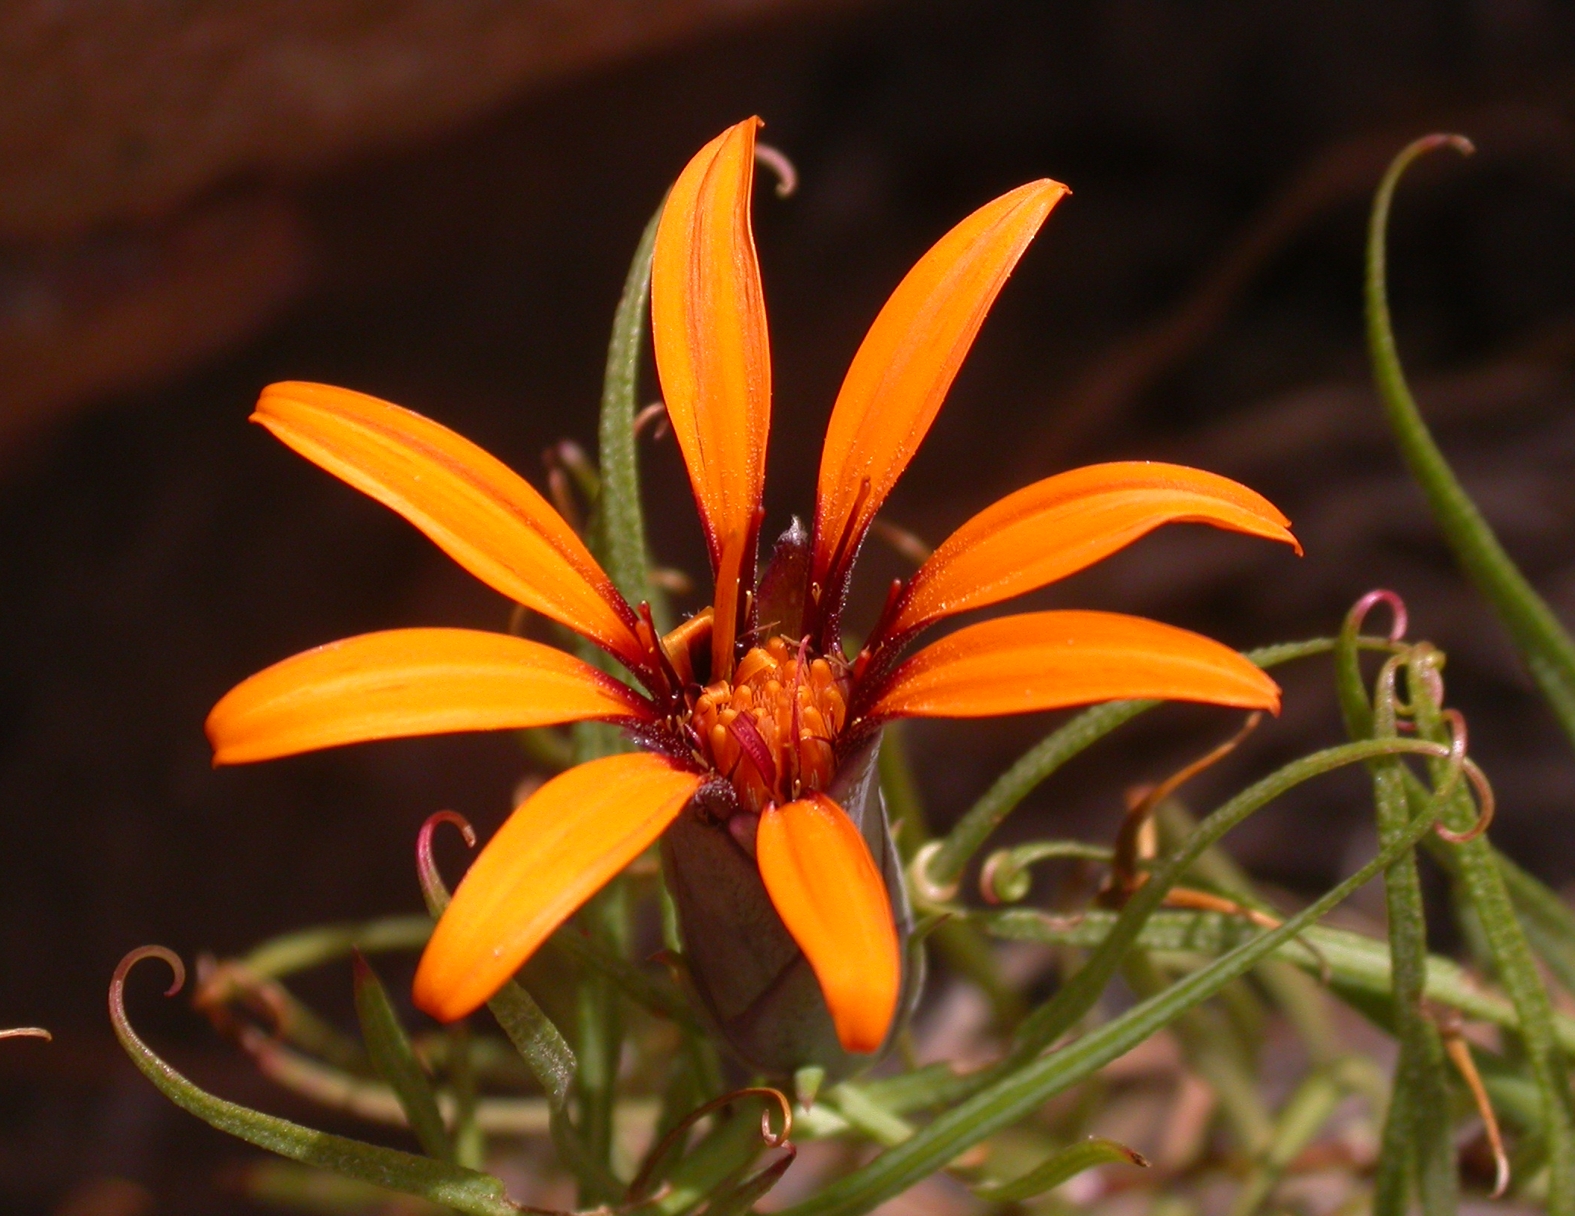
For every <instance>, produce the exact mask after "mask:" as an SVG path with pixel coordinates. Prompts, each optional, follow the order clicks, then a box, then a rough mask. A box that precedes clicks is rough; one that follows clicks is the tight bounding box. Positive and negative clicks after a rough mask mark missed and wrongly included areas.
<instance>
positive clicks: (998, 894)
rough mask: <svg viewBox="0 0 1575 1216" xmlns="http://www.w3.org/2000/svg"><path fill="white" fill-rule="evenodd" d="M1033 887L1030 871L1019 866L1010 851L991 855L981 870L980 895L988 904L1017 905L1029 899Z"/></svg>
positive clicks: (1001, 850)
mask: <svg viewBox="0 0 1575 1216" xmlns="http://www.w3.org/2000/svg"><path fill="white" fill-rule="evenodd" d="M1032 885H1033V884H1032V883H1031V882H1029V879H1028V871H1027V870H1026V869H1025V868H1024V867H1022V866H1020V865H1018V864H1017V861H1016V859H1015V858H1014V857H1013V856H1012V851H1011V850H1010V849H999V850H997V851H996V852H994V853H991V854H990V856H988V857H987V858H985V861H984V865H983V866H982V867H981V868H980V870H979V894H980V895H982V896H983V897H984V902H985V903H987V904H999V903H1016V902H1017V901H1018V900H1020V899H1025V898H1027V896H1028V890H1029V888H1030V887H1031V886H1032Z"/></svg>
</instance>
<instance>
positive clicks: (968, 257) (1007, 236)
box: [813, 181, 1066, 594]
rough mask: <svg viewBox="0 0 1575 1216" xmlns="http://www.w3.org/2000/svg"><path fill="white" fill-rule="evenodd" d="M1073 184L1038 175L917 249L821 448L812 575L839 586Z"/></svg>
mask: <svg viewBox="0 0 1575 1216" xmlns="http://www.w3.org/2000/svg"><path fill="white" fill-rule="evenodd" d="M1065 194H1066V187H1065V186H1062V185H1061V184H1059V183H1058V182H1052V181H1037V182H1030V183H1028V184H1027V185H1026V186H1020V187H1018V188H1017V189H1016V190H1013V191H1011V192H1010V193H1008V194H1003V195H1002V196H1001V197H1000V198H998V199H996V200H995V201H994V202H991V203H987V204H986V205H985V206H983V207H981V208H980V209H979V210H978V211H975V212H974V213H973V214H972V215H970V216H969V217H968V218H967V219H965V220H963V222H962V223H960V224H958V225H957V227H955V228H953V229H952V230H951V231H950V232H948V233H947V234H946V235H945V236H944V237H942V238H941V239H940V241H939V242H937V243H936V244H935V246H934V247H933V248H932V249H931V250H930V251H929V252H928V253H926V254H925V255H924V256H923V257H922V258H920V259H919V262H918V264H917V265H916V266H914V268H913V269H912V270H910V271H909V272H908V275H907V277H906V278H905V279H903V281H902V282H901V283H900V284H899V285H898V287H897V290H896V291H895V292H893V293H892V296H891V298H890V299H889V300H887V301H886V305H885V307H884V308H882V309H881V311H880V315H879V316H877V317H876V318H875V323H874V324H873V325H872V326H870V331H869V333H868V334H867V335H866V336H865V338H864V343H863V345H862V346H860V347H859V350H858V353H857V354H856V355H854V356H853V363H852V365H851V366H850V367H849V368H848V374H847V378H846V379H845V380H844V381H843V382H842V391H841V392H840V393H838V395H837V403H836V405H835V406H834V407H833V409H832V412H831V423H830V425H829V426H828V427H827V429H826V444H825V448H824V449H823V451H822V453H821V457H820V479H819V482H818V484H817V487H816V496H815V554H814V567H813V572H814V573H813V577H814V580H815V582H816V583H817V584H819V585H820V586H821V587H822V588H826V589H828V590H829V591H830V592H831V593H832V594H839V593H840V591H841V586H840V583H841V581H842V579H843V578H844V576H845V575H846V572H847V569H848V567H849V565H850V564H851V563H852V560H853V557H854V554H856V553H857V551H858V547H859V544H860V543H861V542H862V541H863V539H864V533H865V531H866V530H867V529H868V527H869V524H870V521H871V520H872V519H874V518H875V513H876V512H877V511H878V510H879V509H880V506H881V504H882V503H883V502H885V500H886V495H887V494H889V493H890V492H891V488H892V486H893V485H894V484H895V483H896V481H897V478H898V477H900V476H901V475H902V471H903V469H905V468H906V467H907V466H908V461H909V460H911V459H912V458H913V454H914V452H915V451H916V450H917V449H918V446H919V444H920V443H921V442H922V441H923V439H924V436H925V433H926V432H927V431H928V430H929V429H930V423H931V422H933V421H934V419H935V414H936V411H937V410H939V409H940V407H941V402H942V400H943V399H944V398H945V396H946V392H947V390H948V389H949V388H950V387H951V383H952V379H953V377H955V376H956V374H957V369H958V368H959V367H960V366H961V365H962V361H963V358H964V356H965V355H967V353H968V348H969V346H971V345H972V344H973V339H974V335H975V334H977V333H978V332H979V326H980V325H981V324H982V323H983V321H984V317H985V313H987V312H988V311H989V309H990V305H991V304H992V303H994V301H995V297H996V295H997V294H998V293H999V292H1000V290H1001V288H1002V286H1003V285H1004V284H1005V282H1006V279H1007V276H1008V275H1009V274H1011V272H1012V268H1013V267H1014V266H1016V265H1017V260H1018V258H1020V257H1021V256H1022V254H1023V251H1024V250H1025V249H1026V248H1027V247H1028V242H1029V241H1031V240H1032V239H1033V236H1034V233H1036V232H1037V231H1038V230H1039V226H1040V225H1041V224H1042V223H1043V222H1044V219H1045V216H1047V215H1048V214H1049V213H1050V209H1051V208H1052V207H1054V206H1055V204H1056V203H1057V202H1058V201H1060V199H1061V198H1062V196H1063V195H1065Z"/></svg>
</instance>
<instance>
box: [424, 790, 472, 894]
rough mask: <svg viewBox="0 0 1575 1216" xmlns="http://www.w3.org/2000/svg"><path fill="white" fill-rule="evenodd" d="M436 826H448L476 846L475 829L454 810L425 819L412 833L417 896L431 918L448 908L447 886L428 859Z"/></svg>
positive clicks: (433, 863) (430, 857)
mask: <svg viewBox="0 0 1575 1216" xmlns="http://www.w3.org/2000/svg"><path fill="white" fill-rule="evenodd" d="M440 823H452V824H453V825H454V826H455V827H457V828H458V829H459V832H460V835H461V836H463V837H464V838H465V843H466V844H467V845H468V846H469V847H471V848H475V847H476V829H475V828H473V827H471V826H470V820H468V819H466V818H465V817H464V816H463V815H461V814H460V813H459V812H458V811H439V812H437V814H435V815H430V816H428V817H427V821H426V822H425V823H423V824H422V825H421V830H420V831H419V832H417V833H416V877H417V878H418V879H420V881H421V894H422V895H423V896H424V897H425V898H426V901H427V908H428V909H429V910H430V911H431V912H432V915H434V916H436V915H437V914H438V913H440V912H441V911H442V910H443V909H444V908H446V907H448V899H449V895H448V886H447V885H446V884H445V883H444V882H443V876H442V875H441V874H439V873H438V868H437V862H435V861H433V860H432V833H433V832H435V831H437V827H438V824H440Z"/></svg>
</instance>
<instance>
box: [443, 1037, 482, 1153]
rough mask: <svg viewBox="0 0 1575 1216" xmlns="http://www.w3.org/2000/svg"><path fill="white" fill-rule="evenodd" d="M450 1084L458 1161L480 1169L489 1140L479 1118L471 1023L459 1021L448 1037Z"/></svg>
mask: <svg viewBox="0 0 1575 1216" xmlns="http://www.w3.org/2000/svg"><path fill="white" fill-rule="evenodd" d="M446 1046H447V1049H448V1050H447V1054H446V1056H445V1059H444V1062H445V1064H446V1066H447V1068H446V1071H447V1073H448V1083H449V1085H450V1086H451V1087H452V1089H453V1091H454V1162H455V1164H456V1165H463V1166H464V1167H465V1168H466V1169H472V1170H476V1169H480V1168H481V1167H482V1164H483V1163H484V1162H485V1160H486V1156H487V1140H486V1136H485V1135H484V1134H483V1133H482V1130H481V1124H480V1123H479V1122H478V1121H477V1119H476V1109H477V1095H476V1061H475V1048H474V1045H473V1044H472V1042H471V1037H470V1026H469V1024H468V1023H466V1022H463V1021H460V1022H455V1023H454V1024H453V1025H452V1026H450V1027H449V1028H448V1034H447V1036H446Z"/></svg>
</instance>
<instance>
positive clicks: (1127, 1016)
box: [782, 812, 1433, 1216]
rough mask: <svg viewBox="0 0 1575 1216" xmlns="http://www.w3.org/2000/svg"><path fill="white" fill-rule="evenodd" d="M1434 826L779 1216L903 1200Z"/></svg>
mask: <svg viewBox="0 0 1575 1216" xmlns="http://www.w3.org/2000/svg"><path fill="white" fill-rule="evenodd" d="M1216 813H1217V812H1216ZM1205 822H1206V821H1205ZM1432 826H1433V819H1432V816H1431V814H1429V815H1424V816H1420V817H1419V818H1418V819H1417V820H1416V821H1415V822H1414V823H1412V824H1411V825H1410V826H1409V827H1408V828H1407V829H1406V835H1405V836H1404V837H1403V838H1401V839H1400V840H1397V841H1395V842H1392V843H1391V844H1389V845H1386V846H1384V847H1383V848H1382V849H1380V850H1379V852H1378V855H1377V856H1376V857H1374V858H1373V860H1372V861H1370V862H1368V863H1367V864H1366V865H1365V866H1362V867H1361V868H1360V869H1359V870H1357V871H1356V873H1354V874H1352V875H1351V876H1350V877H1349V878H1347V879H1346V880H1345V881H1344V882H1342V883H1340V884H1339V885H1337V886H1335V887H1334V888H1332V889H1331V890H1329V891H1327V892H1325V893H1324V894H1323V895H1322V896H1321V897H1319V898H1318V899H1317V900H1315V901H1314V902H1313V903H1312V904H1309V905H1308V906H1307V907H1306V908H1304V909H1302V911H1300V912H1298V913H1297V914H1296V915H1295V916H1293V917H1291V918H1290V919H1288V920H1287V921H1286V922H1285V923H1284V924H1283V925H1281V926H1280V927H1279V928H1278V929H1271V930H1269V931H1267V932H1265V933H1263V934H1262V935H1261V936H1258V937H1255V938H1254V939H1253V940H1251V941H1249V942H1246V943H1244V944H1243V945H1241V946H1239V947H1237V948H1236V949H1235V950H1233V951H1231V952H1230V953H1229V954H1227V955H1225V956H1224V957H1223V958H1220V959H1217V960H1216V961H1214V962H1213V963H1211V964H1209V965H1208V966H1207V967H1204V968H1201V969H1200V970H1198V971H1196V972H1194V973H1193V974H1191V975H1189V976H1187V977H1186V978H1184V979H1182V980H1179V981H1178V982H1177V983H1175V984H1173V985H1171V986H1170V987H1169V988H1167V989H1166V990H1165V991H1164V992H1162V993H1160V994H1159V995H1158V996H1155V997H1151V998H1149V999H1148V1000H1146V1001H1144V1002H1142V1003H1141V1004H1139V1005H1136V1006H1134V1007H1133V1008H1131V1009H1129V1010H1127V1012H1126V1013H1124V1014H1122V1015H1121V1016H1120V1017H1117V1018H1113V1019H1112V1020H1111V1021H1109V1022H1106V1023H1104V1024H1103V1025H1101V1026H1099V1027H1097V1028H1096V1029H1094V1030H1091V1031H1089V1032H1088V1033H1087V1034H1085V1035H1083V1036H1082V1037H1081V1038H1079V1039H1076V1040H1074V1041H1073V1042H1071V1043H1069V1044H1068V1045H1067V1046H1066V1047H1064V1048H1062V1049H1060V1050H1058V1051H1055V1052H1052V1053H1050V1054H1048V1055H1043V1056H1037V1057H1035V1058H1033V1059H1031V1060H1029V1061H1027V1062H1026V1063H1024V1064H1021V1065H1020V1066H1017V1067H1014V1068H1012V1069H1011V1070H1010V1071H1009V1072H1007V1073H1006V1074H1005V1075H999V1074H997V1075H996V1076H995V1078H994V1079H993V1081H992V1083H991V1084H990V1085H988V1086H987V1087H986V1088H984V1089H982V1090H980V1091H978V1092H976V1093H974V1094H973V1095H972V1096H971V1097H969V1098H967V1099H966V1100H964V1101H962V1102H960V1103H959V1104H958V1105H956V1106H954V1107H952V1108H951V1109H950V1110H948V1111H946V1112H944V1113H943V1114H941V1115H939V1116H937V1117H936V1118H935V1119H934V1120H933V1121H931V1122H930V1123H928V1124H926V1125H925V1126H924V1127H923V1128H921V1129H920V1130H919V1131H918V1132H917V1133H916V1134H915V1135H914V1136H913V1137H912V1138H911V1139H908V1140H906V1141H904V1142H903V1143H902V1144H899V1145H898V1146H897V1147H895V1148H892V1149H888V1150H887V1151H886V1152H884V1153H882V1154H881V1155H880V1156H879V1157H877V1158H875V1160H873V1161H871V1162H870V1163H869V1164H867V1165H865V1166H863V1167H862V1168H860V1169H857V1170H855V1171H853V1173H851V1174H848V1175H846V1176H845V1177H843V1178H840V1179H838V1180H837V1181H836V1182H833V1183H831V1184H830V1185H829V1186H827V1187H826V1188H825V1189H824V1190H822V1191H821V1192H820V1193H819V1194H817V1195H814V1196H812V1197H811V1198H809V1199H806V1200H803V1201H801V1202H800V1203H797V1204H794V1205H793V1206H791V1207H789V1208H786V1209H784V1211H783V1213H782V1216H858V1214H860V1213H863V1212H867V1211H869V1210H870V1209H871V1208H873V1207H875V1206H877V1205H878V1204H880V1203H882V1202H884V1201H885V1200H887V1199H890V1198H891V1197H892V1196H894V1195H897V1194H900V1193H901V1192H902V1191H904V1190H906V1189H907V1188H908V1187H910V1186H912V1185H913V1184H914V1183H916V1182H918V1181H920V1180H921V1179H923V1178H925V1177H927V1176H928V1175H930V1174H931V1173H933V1172H934V1171H936V1170H938V1169H940V1168H941V1167H942V1166H944V1165H945V1164H946V1163H947V1162H948V1161H951V1160H952V1159H953V1158H954V1157H956V1155H957V1154H958V1153H960V1152H962V1151H963V1150H964V1149H966V1148H968V1147H969V1146H970V1145H973V1144H977V1143H978V1142H979V1141H980V1140H983V1139H985V1138H986V1137H988V1136H991V1135H993V1134H994V1133H996V1132H998V1131H1000V1130H1001V1129H1003V1128H1005V1127H1009V1126H1011V1125H1012V1124H1013V1123H1016V1122H1017V1121H1018V1120H1019V1119H1022V1118H1024V1117H1026V1116H1027V1115H1029V1114H1031V1113H1032V1112H1033V1111H1035V1110H1037V1109H1038V1108H1039V1106H1040V1105H1042V1104H1043V1103H1044V1102H1046V1101H1047V1100H1049V1099H1050V1098H1052V1097H1054V1096H1055V1095H1056V1094H1058V1093H1061V1092H1063V1091H1064V1090H1066V1089H1068V1088H1070V1087H1071V1086H1073V1085H1076V1084H1077V1083H1078V1082H1080V1081H1082V1080H1084V1079H1085V1078H1086V1077H1089V1076H1091V1075H1093V1074H1094V1073H1095V1072H1097V1071H1098V1070H1099V1069H1101V1068H1103V1067H1104V1066H1105V1065H1107V1064H1109V1063H1110V1061H1112V1060H1114V1059H1116V1058H1117V1057H1119V1056H1121V1055H1123V1054H1124V1053H1126V1052H1128V1051H1130V1050H1131V1049H1132V1048H1134V1047H1136V1046H1137V1045H1138V1044H1139V1043H1141V1042H1142V1041H1143V1040H1144V1039H1146V1038H1148V1037H1149V1036H1151V1035H1153V1034H1154V1033H1156V1032H1157V1031H1158V1030H1160V1029H1161V1028H1162V1027H1164V1026H1166V1025H1168V1024H1169V1023H1170V1022H1172V1021H1173V1020H1175V1018H1176V1017H1178V1016H1179V1015H1180V1014H1181V1013H1182V1012H1183V1011H1184V1010H1186V1009H1190V1008H1192V1006H1194V1005H1196V1004H1197V1003H1198V1002H1199V1001H1204V1000H1207V999H1208V998H1209V997H1211V996H1212V995H1214V993H1216V992H1218V991H1219V990H1220V989H1221V988H1223V987H1224V986H1225V985H1226V984H1228V983H1230V982H1231V981H1232V980H1234V979H1236V978H1238V977H1239V976H1241V975H1243V974H1245V973H1246V972H1247V971H1249V970H1251V969H1252V968H1253V967H1254V966H1255V965H1257V963H1259V962H1260V961H1262V960H1263V959H1264V958H1267V957H1268V956H1269V955H1271V954H1272V953H1273V952H1274V951H1276V950H1277V949H1279V948H1281V947H1282V946H1284V945H1286V944H1288V943H1290V942H1291V941H1292V940H1293V939H1295V938H1296V937H1297V936H1298V935H1299V934H1301V933H1303V932H1305V931H1306V929H1307V928H1308V927H1309V926H1311V925H1313V924H1315V923H1316V922H1317V921H1318V920H1320V919H1321V918H1322V917H1324V916H1325V915H1327V914H1328V913H1329V912H1330V911H1331V910H1332V909H1333V908H1335V907H1336V906H1338V905H1339V904H1340V903H1341V902H1342V901H1344V900H1345V899H1346V898H1347V897H1348V896H1349V895H1350V894H1351V893H1352V892H1353V891H1356V890H1357V889H1358V888H1360V887H1362V886H1364V885H1365V884H1367V883H1368V882H1370V881H1371V880H1372V879H1373V878H1374V877H1375V876H1376V875H1377V874H1379V873H1381V872H1382V871H1383V870H1385V869H1386V868H1388V866H1389V865H1390V863H1391V862H1393V861H1394V859H1395V858H1396V857H1399V856H1401V855H1402V854H1403V853H1404V852H1405V850H1406V849H1409V848H1411V847H1413V846H1414V845H1415V844H1416V841H1417V839H1418V838H1419V837H1420V836H1421V835H1422V834H1423V833H1425V832H1429V831H1431V830H1432Z"/></svg>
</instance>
